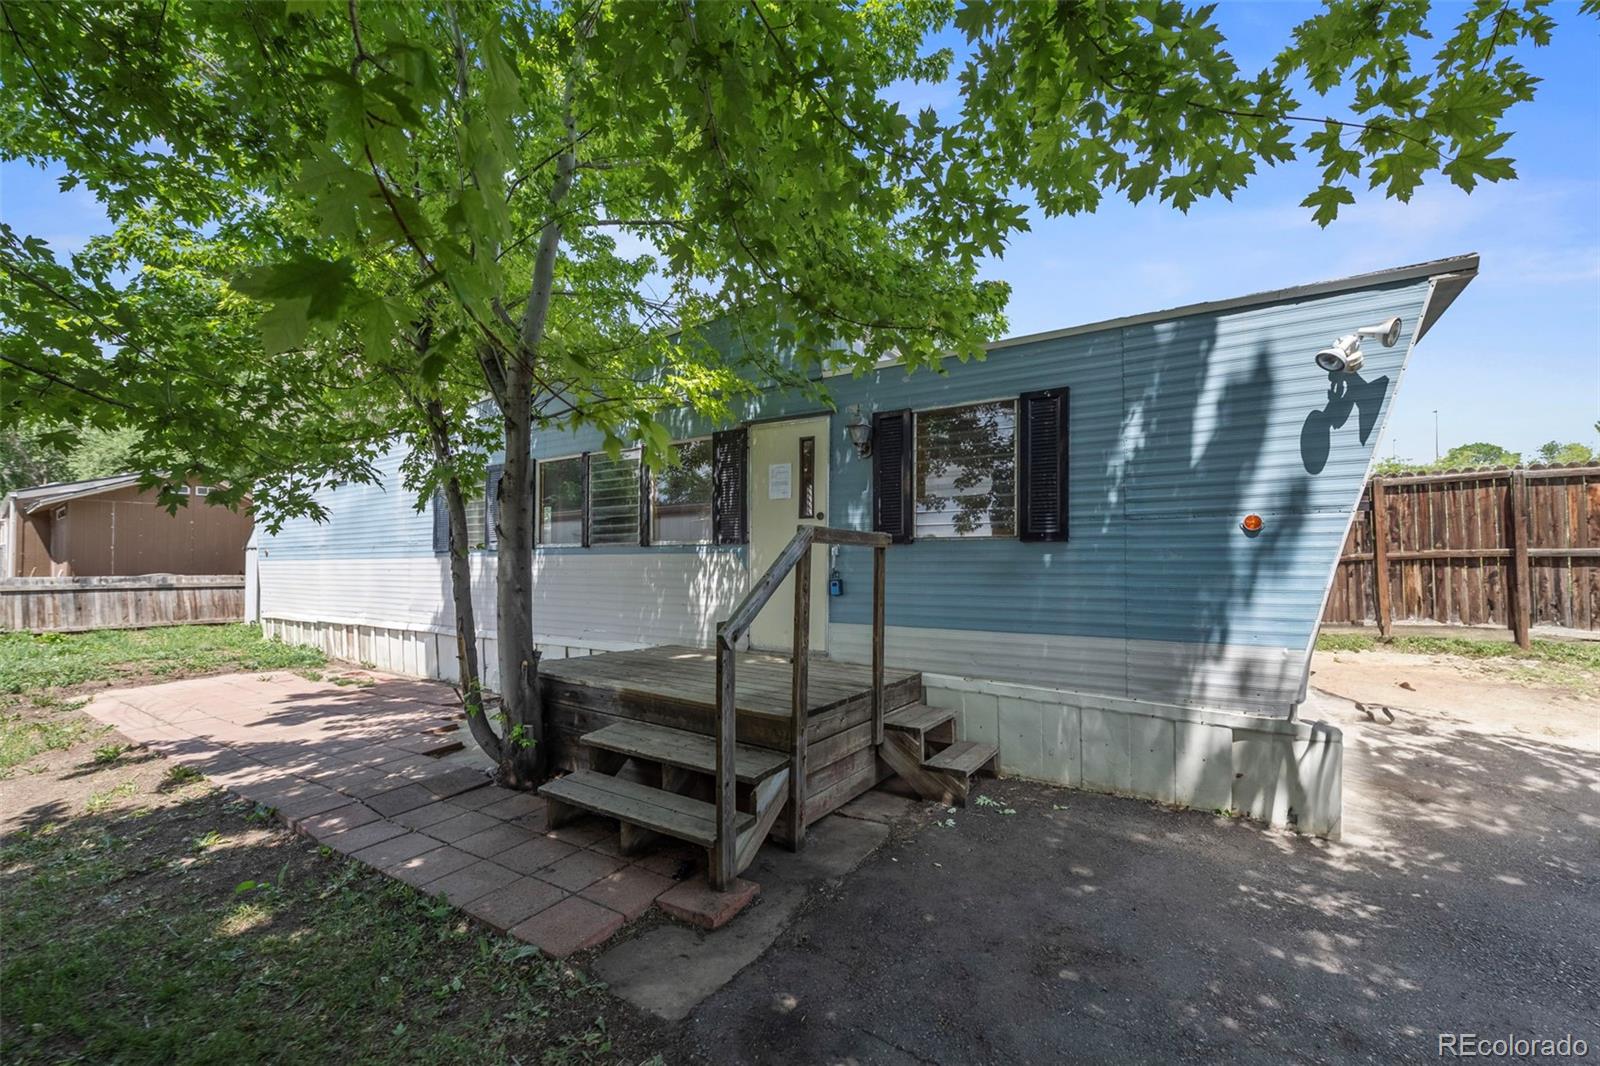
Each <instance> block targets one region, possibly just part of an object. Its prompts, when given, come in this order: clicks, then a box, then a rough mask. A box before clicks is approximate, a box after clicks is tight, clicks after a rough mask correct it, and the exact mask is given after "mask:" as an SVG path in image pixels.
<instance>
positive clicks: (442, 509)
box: [433, 491, 450, 555]
mask: <svg viewBox="0 0 1600 1066" xmlns="http://www.w3.org/2000/svg"><path fill="white" fill-rule="evenodd" d="M449 550H450V508H449V507H447V506H446V505H445V500H444V493H443V492H439V491H435V492H434V494H433V554H435V555H443V554H445V553H446V552H448V551H449Z"/></svg>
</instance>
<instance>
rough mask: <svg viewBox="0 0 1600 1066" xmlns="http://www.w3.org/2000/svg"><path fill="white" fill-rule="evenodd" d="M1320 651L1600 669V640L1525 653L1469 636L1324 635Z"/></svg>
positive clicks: (1545, 643)
mask: <svg viewBox="0 0 1600 1066" xmlns="http://www.w3.org/2000/svg"><path fill="white" fill-rule="evenodd" d="M1317 650H1318V651H1399V652H1410V653H1412V654H1414V655H1459V656H1461V657H1462V658H1465V659H1506V660H1517V661H1521V662H1524V663H1556V664H1560V665H1563V666H1576V667H1581V668H1583V669H1586V670H1600V641H1592V640H1535V641H1533V647H1532V648H1530V649H1529V650H1527V651H1524V650H1522V649H1521V648H1519V647H1517V646H1516V645H1515V644H1513V643H1511V642H1510V641H1503V640H1473V639H1471V638H1468V637H1406V636H1400V637H1391V638H1390V639H1388V640H1382V639H1380V638H1378V637H1368V636H1363V635H1361V634H1359V633H1323V634H1321V635H1320V636H1318V637H1317Z"/></svg>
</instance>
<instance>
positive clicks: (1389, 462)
mask: <svg viewBox="0 0 1600 1066" xmlns="http://www.w3.org/2000/svg"><path fill="white" fill-rule="evenodd" d="M1429 469H1430V468H1429V466H1428V464H1427V463H1414V462H1412V461H1411V460H1410V459H1393V458H1391V459H1379V460H1378V462H1377V464H1376V465H1374V466H1373V468H1372V472H1373V473H1374V474H1379V475H1381V476H1383V477H1394V476H1396V475H1399V474H1425V473H1427V472H1428V470H1429Z"/></svg>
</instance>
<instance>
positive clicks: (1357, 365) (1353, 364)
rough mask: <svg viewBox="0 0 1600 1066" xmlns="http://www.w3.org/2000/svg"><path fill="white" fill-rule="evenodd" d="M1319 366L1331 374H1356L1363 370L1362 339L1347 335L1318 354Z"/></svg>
mask: <svg viewBox="0 0 1600 1066" xmlns="http://www.w3.org/2000/svg"><path fill="white" fill-rule="evenodd" d="M1317 366H1318V367H1320V368H1321V369H1323V370H1326V371H1327V372H1328V373H1330V374H1354V373H1355V372H1356V371H1357V370H1360V369H1361V337H1360V336H1359V335H1358V334H1355V333H1347V334H1345V335H1344V336H1343V337H1340V338H1339V339H1338V340H1336V341H1334V342H1333V344H1332V345H1330V346H1329V347H1327V348H1324V349H1322V351H1320V352H1318V353H1317Z"/></svg>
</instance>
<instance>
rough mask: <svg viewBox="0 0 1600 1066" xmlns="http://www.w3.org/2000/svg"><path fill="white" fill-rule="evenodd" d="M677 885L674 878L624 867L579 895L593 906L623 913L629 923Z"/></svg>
mask: <svg viewBox="0 0 1600 1066" xmlns="http://www.w3.org/2000/svg"><path fill="white" fill-rule="evenodd" d="M675 884H677V882H676V881H674V880H673V879H672V878H670V877H662V876H661V875H660V874H653V873H651V872H650V871H649V870H646V869H643V868H641V867H638V866H624V867H623V868H622V869H620V870H614V871H612V872H611V873H609V874H606V875H605V876H604V877H602V878H600V880H598V881H596V882H595V883H594V884H592V885H590V886H589V887H588V888H586V889H584V890H583V891H582V892H579V893H578V895H580V896H582V897H583V898H584V899H586V900H588V901H589V902H590V903H598V904H600V905H601V906H603V907H609V908H611V909H612V910H614V911H616V912H617V913H618V914H621V915H622V916H623V917H624V918H626V919H628V921H630V922H631V921H633V920H634V919H635V918H637V917H639V915H641V914H643V913H644V912H645V911H647V910H649V909H650V904H652V903H654V902H655V900H656V897H657V896H659V895H661V893H663V892H665V891H667V890H668V889H669V888H671V887H672V886H673V885H675Z"/></svg>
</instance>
